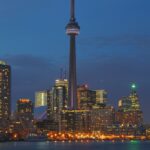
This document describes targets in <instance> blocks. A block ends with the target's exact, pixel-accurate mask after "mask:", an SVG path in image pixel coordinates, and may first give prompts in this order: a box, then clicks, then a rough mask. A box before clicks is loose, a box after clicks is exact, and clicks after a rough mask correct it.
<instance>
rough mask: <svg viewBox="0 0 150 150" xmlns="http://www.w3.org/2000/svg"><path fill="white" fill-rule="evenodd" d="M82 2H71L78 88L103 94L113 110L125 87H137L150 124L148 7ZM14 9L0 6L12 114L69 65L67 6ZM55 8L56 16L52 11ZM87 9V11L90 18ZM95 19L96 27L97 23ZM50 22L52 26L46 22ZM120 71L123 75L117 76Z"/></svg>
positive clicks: (49, 4) (17, 5)
mask: <svg viewBox="0 0 150 150" xmlns="http://www.w3.org/2000/svg"><path fill="white" fill-rule="evenodd" d="M8 1H10V0H8ZM84 2H85V0H83V1H82V2H79V1H78V0H77V1H76V3H77V5H78V6H77V11H76V12H77V20H78V21H79V22H80V25H81V28H82V31H81V35H80V36H81V37H79V38H78V41H77V79H78V83H79V84H82V83H88V84H89V85H90V87H91V88H92V89H98V88H99V89H106V90H108V92H109V98H110V100H109V102H110V103H111V104H113V105H114V104H115V106H116V104H117V101H118V99H119V98H121V97H122V96H124V95H127V94H128V91H129V90H128V86H129V85H130V83H132V82H136V83H137V85H138V87H140V88H138V89H139V90H138V91H139V92H138V93H139V95H140V103H141V105H142V110H143V112H144V116H145V118H144V120H145V121H146V122H150V120H149V116H148V113H149V107H148V105H147V104H150V103H149V102H148V96H149V88H150V81H148V79H149V75H150V71H149V70H148V66H149V63H150V60H149V57H148V56H150V52H149V51H148V50H149V48H150V44H149V43H150V31H149V30H148V29H149V25H150V21H148V19H147V18H148V13H147V14H146V11H147V12H150V10H149V9H148V4H150V2H148V1H147V5H146V4H145V3H142V2H140V0H139V1H135V0H133V1H132V2H130V1H129V0H127V1H126V2H124V5H125V6H123V4H122V2H120V3H119V1H118V0H117V1H116V3H112V2H111V1H110V0H107V1H104V0H102V1H101V2H99V1H98V0H96V2H95V3H92V2H88V3H89V4H88V5H87V6H85V4H84ZM134 2H136V3H134ZM14 3H15V4H14ZM14 3H12V2H11V1H10V3H9V4H7V3H6V2H0V4H1V6H2V7H3V9H0V10H1V11H2V13H1V17H2V19H1V21H0V33H1V36H0V41H1V42H0V45H1V46H0V50H1V53H2V55H1V57H0V59H1V60H6V61H7V62H8V64H9V65H11V67H12V74H13V77H12V78H13V79H12V80H13V81H12V91H13V93H12V95H13V97H12V101H13V108H14V106H15V102H16V101H17V100H18V99H19V98H22V97H27V98H30V99H31V100H34V93H35V92H36V91H38V90H42V89H47V88H50V87H51V86H52V85H53V83H54V80H55V79H56V78H58V77H59V72H60V68H68V65H67V64H68V62H69V59H68V49H69V47H68V43H69V42H68V38H67V36H66V35H65V24H66V23H67V22H68V20H69V19H68V12H69V4H68V2H59V0H55V1H54V0H51V1H48V0H44V2H42V5H41V3H40V1H39V0H38V1H37V2H36V3H35V1H32V2H29V1H26V2H25V1H24V3H22V2H19V1H18V0H15V2H14ZM59 3H60V5H58V4H59ZM29 4H30V5H29ZM34 4H35V5H34ZM100 4H101V5H100ZM128 4H130V6H129V5H128ZM141 4H143V6H144V8H141ZM116 5H117V6H116ZM4 6H5V7H4ZM56 6H57V7H58V10H59V11H56V10H55V7H56ZM83 6H84V7H83ZM88 6H91V9H92V11H91V13H90V14H89V13H88V10H89V8H88ZM103 6H108V7H104V8H103ZM119 6H120V7H119ZM121 6H122V7H121ZM133 6H135V7H133ZM82 7H83V9H81V8H82ZM124 7H125V8H126V9H127V8H128V11H129V12H127V11H125V10H126V9H125V8H124ZM33 8H34V11H33V10H32V9H33ZM100 8H101V9H100ZM105 8H107V9H105ZM108 8H109V9H108ZM121 8H124V9H123V10H121ZM139 8H140V10H139ZM27 9H28V11H27ZM64 9H65V11H64ZM18 12H20V13H19V14H18ZM118 12H120V14H118ZM111 13H112V14H111ZM62 14H64V15H62ZM115 14H116V15H115ZM146 15H147V17H146ZM54 16H55V17H56V18H57V19H58V20H56V19H54V18H53V17H54ZM62 16H63V17H62ZM96 16H97V17H96ZM89 17H90V25H88V24H89V22H88V21H89ZM111 17H112V18H111ZM122 17H124V19H123V18H122ZM39 18H40V19H39ZM97 18H98V19H100V20H101V21H98V22H97V21H96V20H97ZM118 18H119V19H118ZM48 19H49V20H48ZM52 19H54V20H55V21H56V22H55V21H52V22H51V21H50V20H52ZM103 20H104V21H103ZM114 20H115V21H114ZM141 21H142V22H143V24H140V22H141ZM118 23H119V24H118ZM146 23H147V24H146ZM135 25H136V26H135ZM119 27H120V28H119ZM53 28H54V29H55V30H54V29H53ZM146 29H147V30H146ZM14 35H15V36H14ZM56 41H57V42H56ZM58 42H59V44H58ZM60 49H61V50H62V52H60ZM85 49H86V50H85ZM12 50H14V51H15V52H14V51H12ZM93 51H94V52H93ZM59 52H60V53H59ZM93 53H96V54H93ZM89 56H90V57H89ZM139 58H140V59H139ZM89 66H91V67H89ZM94 67H95V68H94ZM120 68H123V69H122V70H121V71H120ZM41 70H42V71H41ZM67 70H68V69H67ZM43 73H44V74H43ZM33 77H34V78H33ZM31 85H32V86H31ZM18 93H19V94H18ZM146 102H147V103H146Z"/></svg>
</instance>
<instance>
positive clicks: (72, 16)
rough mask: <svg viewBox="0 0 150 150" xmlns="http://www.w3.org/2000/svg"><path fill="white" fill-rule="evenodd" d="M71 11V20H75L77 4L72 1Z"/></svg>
mask: <svg viewBox="0 0 150 150" xmlns="http://www.w3.org/2000/svg"><path fill="white" fill-rule="evenodd" d="M70 8H71V10H70V13H71V15H70V17H71V20H75V9H74V8H75V3H74V0H71V7H70Z"/></svg>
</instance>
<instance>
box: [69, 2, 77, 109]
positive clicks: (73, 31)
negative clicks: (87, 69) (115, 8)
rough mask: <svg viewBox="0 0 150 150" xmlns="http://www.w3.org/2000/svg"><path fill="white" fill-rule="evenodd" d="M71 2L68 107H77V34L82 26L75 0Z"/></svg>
mask: <svg viewBox="0 0 150 150" xmlns="http://www.w3.org/2000/svg"><path fill="white" fill-rule="evenodd" d="M70 2H71V11H70V21H69V23H68V24H67V26H66V33H67V34H68V35H69V36H70V60H69V93H68V108H69V109H77V81H76V36H77V35H78V34H79V30H80V27H79V25H78V23H77V22H76V19H75V0H70Z"/></svg>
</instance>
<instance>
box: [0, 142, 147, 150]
mask: <svg viewBox="0 0 150 150" xmlns="http://www.w3.org/2000/svg"><path fill="white" fill-rule="evenodd" d="M149 147H150V141H145V142H140V141H129V142H89V143H81V142H78V143H75V142H72V143H69V142H64V143H63V142H10V143H8V142H6V143H0V149H2V150H14V149H15V150H149Z"/></svg>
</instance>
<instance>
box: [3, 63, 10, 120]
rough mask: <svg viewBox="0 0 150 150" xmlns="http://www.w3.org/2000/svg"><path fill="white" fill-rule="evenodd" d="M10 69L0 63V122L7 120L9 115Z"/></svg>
mask: <svg viewBox="0 0 150 150" xmlns="http://www.w3.org/2000/svg"><path fill="white" fill-rule="evenodd" d="M10 99H11V68H10V66H9V65H7V64H6V63H5V62H4V61H0V120H1V119H2V121H5V120H8V119H9V117H10V113H11V106H10V103H11V102H10Z"/></svg>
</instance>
